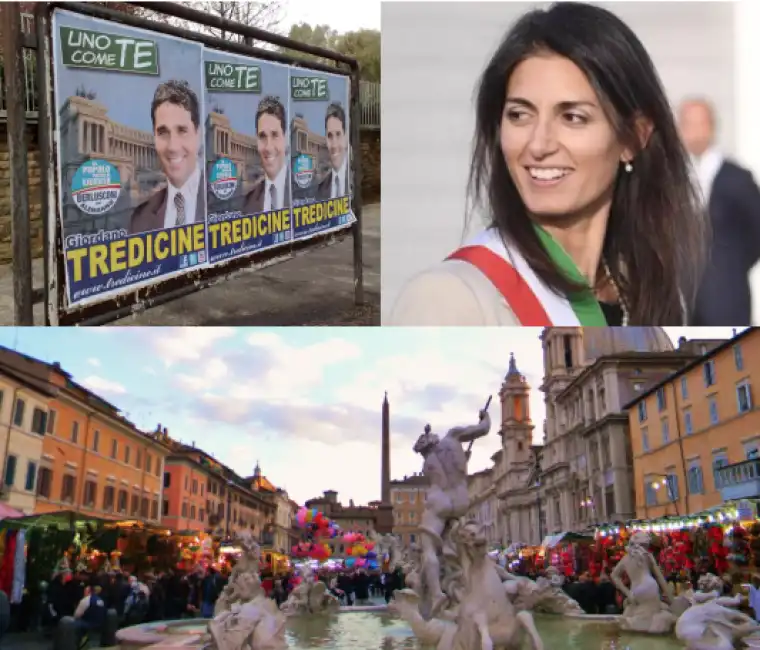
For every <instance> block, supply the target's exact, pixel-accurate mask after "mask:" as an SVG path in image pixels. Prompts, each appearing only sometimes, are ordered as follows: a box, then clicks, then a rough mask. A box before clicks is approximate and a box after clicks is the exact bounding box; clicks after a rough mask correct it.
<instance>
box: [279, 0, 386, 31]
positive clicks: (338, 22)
mask: <svg viewBox="0 0 760 650" xmlns="http://www.w3.org/2000/svg"><path fill="white" fill-rule="evenodd" d="M282 3H283V20H282V22H281V23H280V28H281V29H282V31H283V33H285V34H287V33H288V32H289V31H290V27H291V26H292V25H297V24H298V23H308V24H310V25H312V26H314V25H329V26H330V27H331V28H332V29H334V30H336V31H338V32H340V33H344V32H352V31H356V30H359V29H380V2H379V0H362V1H361V2H352V3H351V4H348V3H346V2H345V0H321V1H320V2H315V0H282Z"/></svg>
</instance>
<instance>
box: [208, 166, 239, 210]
mask: <svg viewBox="0 0 760 650" xmlns="http://www.w3.org/2000/svg"><path fill="white" fill-rule="evenodd" d="M209 185H210V186H211V191H212V192H213V194H214V196H215V197H216V198H217V199H220V200H222V201H226V200H227V199H229V198H230V197H231V196H232V195H233V194H234V193H235V190H236V189H237V185H238V179H237V165H236V164H235V163H234V162H232V161H231V160H230V159H229V158H219V160H217V161H216V162H215V163H214V164H213V166H212V167H211V173H210V174H209Z"/></svg>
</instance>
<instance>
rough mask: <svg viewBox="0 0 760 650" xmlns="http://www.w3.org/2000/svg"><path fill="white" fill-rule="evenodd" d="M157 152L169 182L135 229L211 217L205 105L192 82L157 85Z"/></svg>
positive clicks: (141, 209)
mask: <svg viewBox="0 0 760 650" xmlns="http://www.w3.org/2000/svg"><path fill="white" fill-rule="evenodd" d="M150 110H151V118H152V120H153V137H154V143H155V144H154V146H155V148H156V155H157V157H158V162H159V164H160V166H161V171H162V172H163V173H164V175H165V176H166V180H167V185H166V187H164V188H162V189H160V190H159V191H158V192H156V193H155V194H153V195H152V196H151V197H150V198H149V199H147V200H146V201H144V202H143V203H141V204H140V205H138V206H137V208H135V211H134V212H133V213H132V218H131V220H130V226H129V233H130V234H137V233H141V232H148V231H151V230H161V229H164V228H172V227H174V226H181V225H184V224H188V223H197V222H203V221H204V219H205V218H206V214H205V213H206V202H205V196H204V190H205V181H204V178H203V177H204V174H203V172H202V170H201V168H200V166H199V164H198V154H199V152H200V144H201V132H200V104H199V102H198V96H197V95H196V94H195V93H194V92H193V90H192V89H191V88H190V86H189V85H188V83H187V82H186V81H175V80H172V81H167V82H165V83H162V84H160V85H159V86H158V88H156V92H155V94H154V95H153V102H152V104H151V107H150Z"/></svg>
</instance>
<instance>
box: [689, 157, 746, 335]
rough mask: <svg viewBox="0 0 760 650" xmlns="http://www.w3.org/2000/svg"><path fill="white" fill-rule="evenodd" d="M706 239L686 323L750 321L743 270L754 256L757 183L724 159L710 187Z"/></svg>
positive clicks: (736, 323)
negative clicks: (703, 265)
mask: <svg viewBox="0 0 760 650" xmlns="http://www.w3.org/2000/svg"><path fill="white" fill-rule="evenodd" d="M709 212H710V221H711V223H712V231H713V232H712V244H711V247H710V251H709V259H708V264H707V268H706V271H705V274H704V277H703V278H702V282H701V284H700V287H699V292H698V294H697V301H696V305H695V309H694V314H693V318H692V319H691V322H690V323H689V324H690V325H695V326H719V325H722V326H732V327H739V326H743V325H750V324H751V323H752V300H751V295H750V287H749V278H748V276H747V274H748V273H749V271H750V269H751V268H752V267H753V266H754V265H755V264H756V263H757V261H758V259H760V189H758V187H757V185H756V184H755V181H754V179H753V178H752V174H751V173H750V172H749V171H748V170H746V169H744V168H743V167H739V165H737V164H735V163H733V162H730V161H728V160H726V161H724V163H723V165H722V166H721V168H720V170H718V174H717V175H716V177H715V180H714V182H713V185H712V190H711V192H710V203H709Z"/></svg>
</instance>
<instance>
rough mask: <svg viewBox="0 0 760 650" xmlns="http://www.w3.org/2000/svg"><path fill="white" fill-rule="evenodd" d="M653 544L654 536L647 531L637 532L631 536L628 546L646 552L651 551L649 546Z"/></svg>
mask: <svg viewBox="0 0 760 650" xmlns="http://www.w3.org/2000/svg"><path fill="white" fill-rule="evenodd" d="M651 543H652V535H651V534H650V533H648V532H647V531H645V530H637V531H636V532H635V533H633V535H631V538H630V540H628V546H638V547H639V548H643V549H645V550H649V545H650V544H651Z"/></svg>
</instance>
